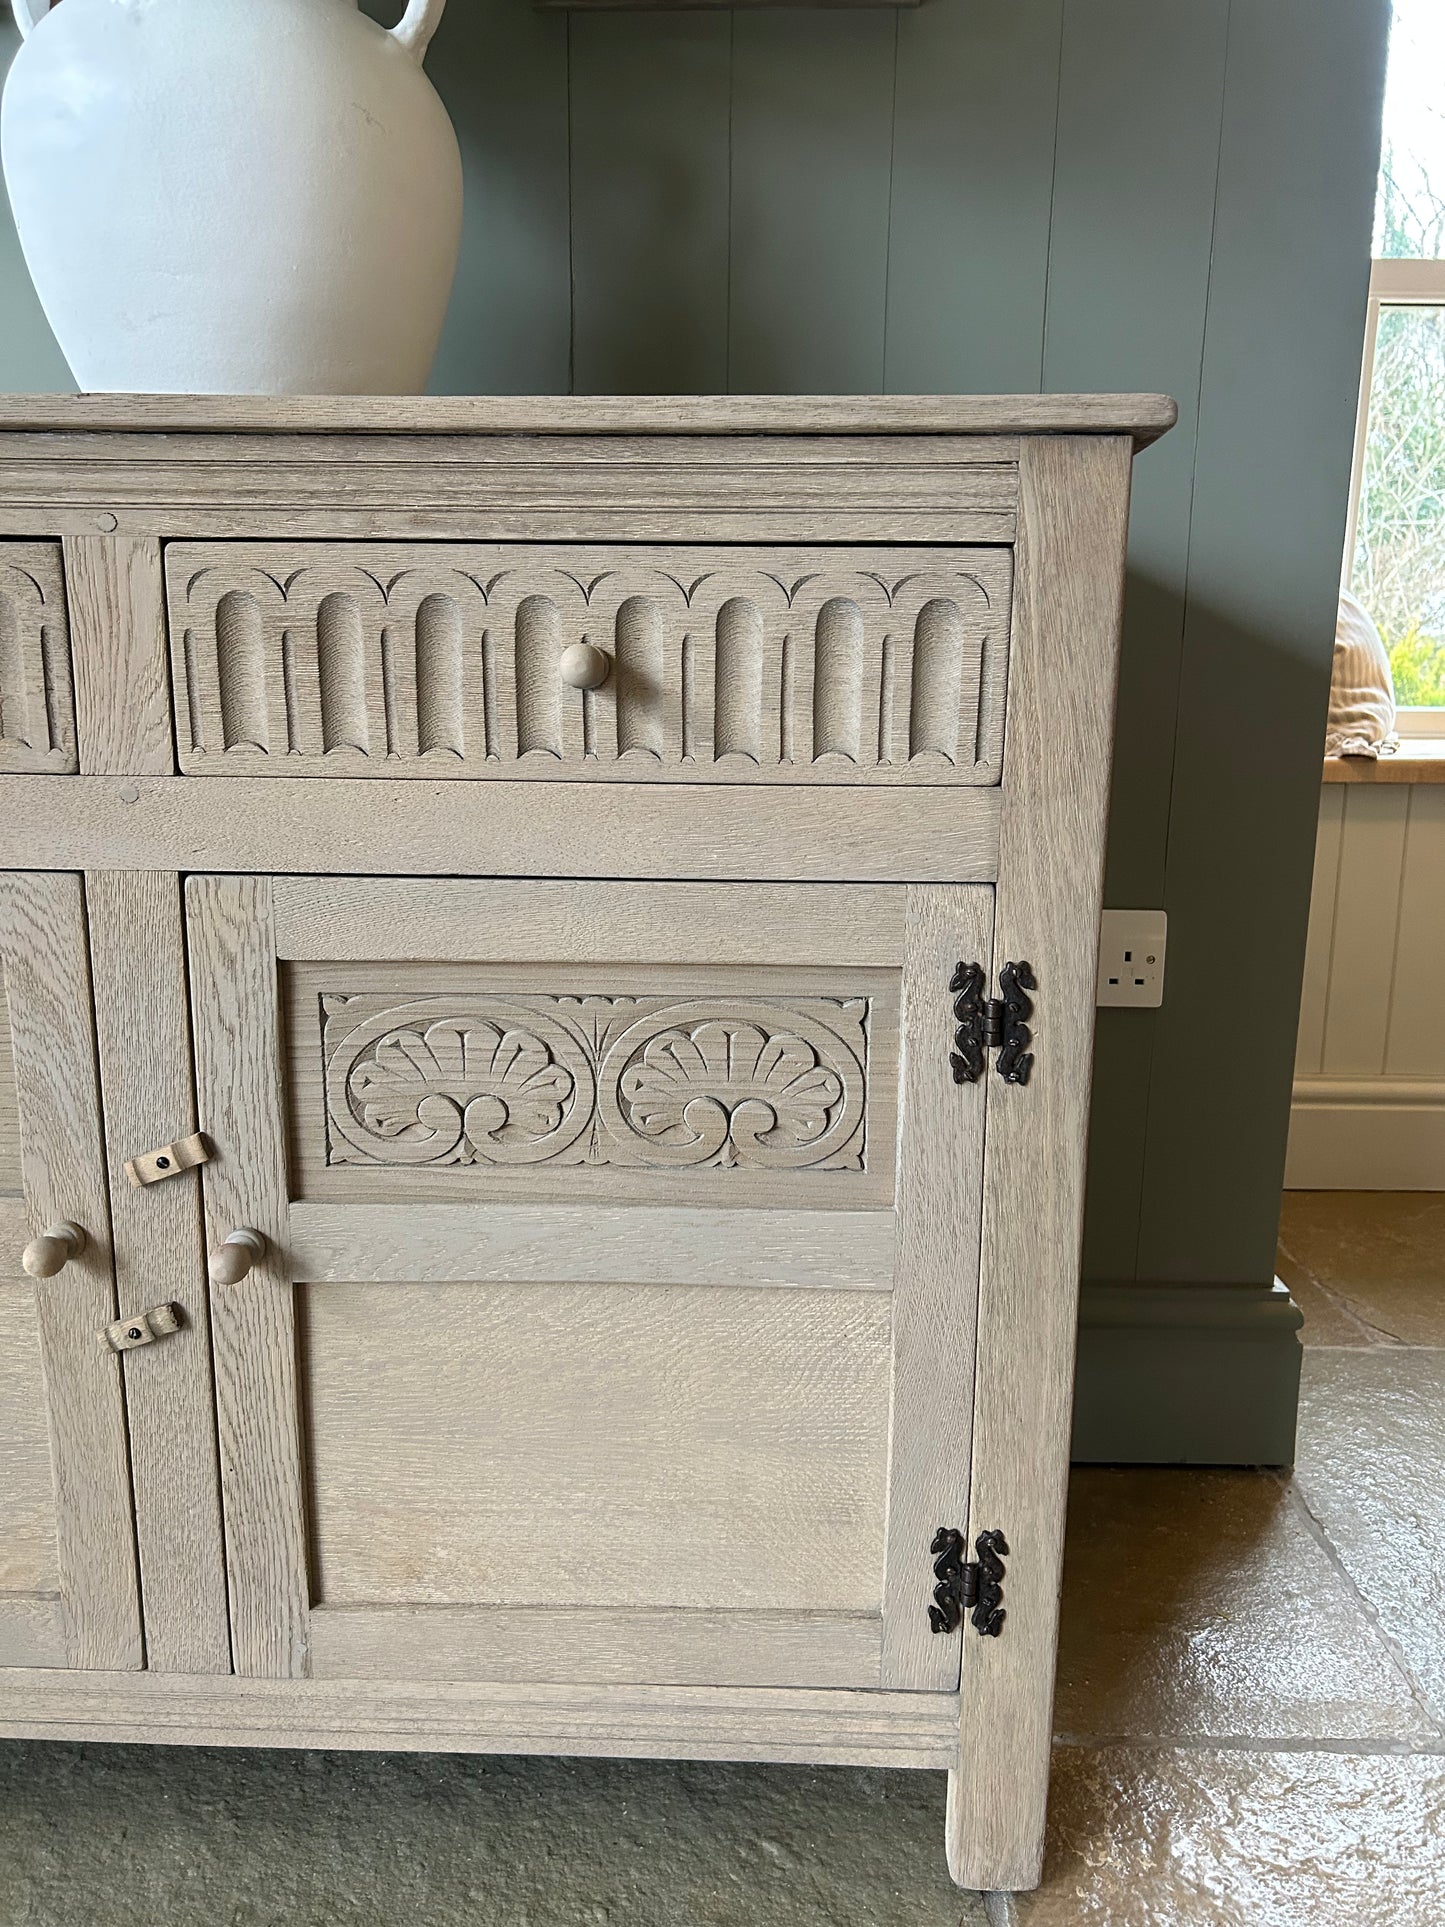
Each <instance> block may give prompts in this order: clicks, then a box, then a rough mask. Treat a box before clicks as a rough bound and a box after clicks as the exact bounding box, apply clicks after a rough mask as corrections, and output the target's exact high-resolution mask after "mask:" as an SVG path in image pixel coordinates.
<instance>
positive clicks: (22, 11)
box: [11, 0, 441, 40]
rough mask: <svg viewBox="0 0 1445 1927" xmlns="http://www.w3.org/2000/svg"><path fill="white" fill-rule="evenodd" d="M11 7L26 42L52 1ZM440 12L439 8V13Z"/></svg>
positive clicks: (16, 2)
mask: <svg viewBox="0 0 1445 1927" xmlns="http://www.w3.org/2000/svg"><path fill="white" fill-rule="evenodd" d="M11 6H12V8H13V11H14V14H15V24H16V26H17V27H18V28H19V29H20V38H21V39H22V40H24V39H25V38H26V36H27V35H28V34H29V33H30V32H31V31H32V30H33V28H34V26H35V23H36V21H38V20H39V19H40V18H41V16H42V15H43V14H47V13H49V11H50V0H11ZM408 11H410V10H409V9H408ZM440 11H441V10H440V8H438V12H440Z"/></svg>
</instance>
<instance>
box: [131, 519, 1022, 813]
mask: <svg viewBox="0 0 1445 1927" xmlns="http://www.w3.org/2000/svg"><path fill="white" fill-rule="evenodd" d="M1011 591H1012V560H1011V552H1010V551H1009V550H1008V549H1006V548H966V549H965V548H959V549H946V548H901V547H896V548H893V547H890V548H877V549H866V548H853V549H806V548H801V547H799V548H791V547H790V548H776V549H762V548H743V547H737V548H733V547H727V548H715V549H708V548H704V547H690V548H667V547H660V546H659V547H655V548H654V547H647V548H624V547H611V546H604V545H588V546H585V547H584V546H577V547H566V548H563V547H557V546H540V545H506V544H490V545H480V544H463V543H410V544H386V545H381V544H377V545H366V546H364V547H359V546H358V545H356V544H352V543H346V544H341V543H323V542H270V543H258V542H226V543H205V542H201V543H197V542H179V543H172V544H171V545H170V546H169V547H168V548H167V551H166V594H167V603H168V608H169V616H170V627H171V649H172V657H173V670H174V684H175V691H176V723H177V740H178V742H179V744H180V755H181V767H182V768H183V769H184V770H185V771H187V772H189V773H192V774H219V775H233V774H234V775H266V774H274V775H278V776H279V775H285V776H304V775H308V774H315V775H321V774H325V775H361V776H366V775H384V776H428V777H435V776H462V777H477V776H482V777H485V776H507V777H516V776H527V775H536V776H542V777H552V778H566V777H579V778H584V779H593V780H595V779H598V778H606V777H615V778H618V779H621V780H625V781H629V782H632V781H638V780H648V779H656V780H662V781H669V782H685V781H698V780H707V781H714V782H716V781H728V782H733V781H742V782H746V781H766V782H770V783H776V782H779V781H784V782H836V783H858V782H869V783H873V782H884V783H886V782H893V783H959V784H971V785H978V784H990V783H996V782H997V781H998V780H999V771H1000V759H1001V755H1002V743H1003V723H1004V695H1005V689H1004V685H1005V672H1006V667H1007V648H1008V628H1009V602H1010V596H1011ZM577 643H590V644H591V645H593V646H594V647H595V648H598V649H601V650H602V651H603V652H604V654H605V655H606V656H607V658H608V663H609V673H608V675H607V678H606V680H605V681H604V682H603V683H602V684H601V686H600V687H597V688H593V689H586V690H583V689H577V688H573V687H570V686H569V685H568V684H567V683H566V681H565V680H564V679H563V677H562V674H561V662H562V657H563V655H564V653H565V652H566V650H567V649H568V648H570V647H571V646H573V645H574V644H577Z"/></svg>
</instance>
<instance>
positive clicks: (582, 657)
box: [561, 642, 612, 689]
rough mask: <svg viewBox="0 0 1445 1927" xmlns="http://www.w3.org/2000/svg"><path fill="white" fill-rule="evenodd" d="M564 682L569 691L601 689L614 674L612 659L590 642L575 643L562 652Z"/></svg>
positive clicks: (603, 650)
mask: <svg viewBox="0 0 1445 1927" xmlns="http://www.w3.org/2000/svg"><path fill="white" fill-rule="evenodd" d="M561 667H562V680H563V682H564V683H566V684H567V686H568V688H569V689H600V688H601V687H602V685H603V683H605V682H606V680H607V678H608V676H609V675H610V674H611V673H612V658H611V656H609V655H608V653H607V651H606V650H605V649H598V648H597V647H596V646H595V645H594V644H593V643H590V642H574V643H571V644H569V645H568V647H567V648H566V649H564V650H563V651H562V665H561Z"/></svg>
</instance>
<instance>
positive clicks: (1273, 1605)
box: [0, 1193, 1445, 1927]
mask: <svg viewBox="0 0 1445 1927" xmlns="http://www.w3.org/2000/svg"><path fill="white" fill-rule="evenodd" d="M1281 1247H1282V1253H1281V1260H1280V1262H1281V1267H1282V1270H1283V1273H1284V1276H1285V1277H1286V1279H1287V1280H1288V1282H1289V1284H1290V1288H1291V1290H1292V1291H1293V1292H1294V1293H1295V1296H1296V1298H1297V1300H1298V1302H1299V1303H1300V1305H1301V1307H1302V1308H1303V1310H1304V1313H1305V1328H1304V1334H1303V1336H1304V1339H1305V1343H1306V1348H1307V1349H1306V1356H1305V1377H1304V1404H1303V1411H1302V1418H1301V1429H1300V1455H1299V1464H1298V1467H1297V1469H1296V1472H1295V1474H1294V1476H1293V1477H1292V1478H1290V1477H1284V1476H1281V1475H1279V1474H1276V1473H1271V1472H1247V1471H1240V1472H1236V1471H1174V1470H1164V1469H1138V1470H1133V1469H1130V1470H1111V1469H1107V1468H1094V1467H1091V1468H1088V1469H1084V1470H1080V1471H1078V1472H1076V1473H1075V1475H1074V1483H1073V1492H1072V1501H1071V1511H1070V1535H1069V1551H1068V1559H1067V1566H1066V1574H1065V1601H1064V1623H1063V1637H1062V1646H1061V1651H1060V1666H1059V1691H1058V1704H1057V1714H1056V1720H1057V1728H1058V1744H1057V1746H1056V1749H1055V1767H1054V1792H1053V1804H1052V1813H1051V1824H1050V1840H1049V1852H1048V1860H1047V1865H1046V1869H1045V1877H1044V1884H1043V1886H1042V1887H1041V1889H1040V1890H1039V1892H1038V1893H1036V1894H1026V1895H1000V1894H994V1895H975V1894H960V1893H958V1892H956V1891H955V1890H954V1889H953V1888H951V1887H950V1885H949V1883H948V1880H947V1877H946V1875H945V1873H944V1870H943V1854H942V1822H943V1782H942V1778H941V1776H938V1775H934V1774H911V1773H868V1772H849V1771H843V1770H832V1771H812V1770H805V1769H789V1768H777V1767H758V1768H753V1767H729V1766H665V1765H652V1764H646V1763H627V1762H607V1761H581V1762H576V1761H552V1760H478V1759H452V1758H432V1757H425V1756H422V1757H416V1756H403V1755H395V1756H370V1755H354V1754H336V1753H330V1754H328V1753H319V1754H304V1753H244V1752H222V1751H205V1750H201V1751H192V1750H188V1749H181V1748H177V1749H156V1750H151V1749H145V1748H138V1747H82V1746H72V1745H66V1744H46V1745H40V1744H36V1745H30V1744H25V1743H20V1742H0V1927H116V1923H120V1922H127V1923H129V1922H134V1923H136V1927H273V1924H274V1927H280V1924H281V1923H283V1922H284V1923H286V1927H393V1923H403V1922H404V1923H406V1927H462V1923H467V1924H468V1927H471V1924H472V1923H475V1924H476V1927H574V1924H575V1927H985V1924H986V1923H992V1927H1082V1924H1084V1923H1088V1924H1089V1927H1376V1923H1379V1927H1445V1196H1435V1195H1427V1194H1400V1195H1386V1194H1379V1193H1375V1194H1368V1193H1361V1194H1350V1195H1346V1194H1330V1193H1296V1194H1292V1195H1290V1196H1288V1197H1287V1198H1286V1200H1285V1210H1284V1219H1283V1223H1282V1226H1281Z"/></svg>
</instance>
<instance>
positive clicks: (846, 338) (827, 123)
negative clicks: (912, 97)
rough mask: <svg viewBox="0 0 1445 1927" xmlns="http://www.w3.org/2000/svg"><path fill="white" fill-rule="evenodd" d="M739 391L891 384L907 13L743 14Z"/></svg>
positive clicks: (737, 155) (841, 389) (736, 172)
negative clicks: (896, 117) (887, 317)
mask: <svg viewBox="0 0 1445 1927" xmlns="http://www.w3.org/2000/svg"><path fill="white" fill-rule="evenodd" d="M733 34H734V40H733V102H732V216H731V258H732V274H731V290H730V300H729V322H728V330H729V341H728V386H729V388H731V389H732V391H733V392H734V393H737V394H745V393H751V392H754V391H758V392H765V393H779V394H807V393H810V392H817V393H840V394H853V393H863V394H867V393H876V392H877V391H878V390H880V389H881V388H882V387H883V320H884V307H885V297H886V292H887V277H888V204H889V198H890V197H889V165H890V159H889V157H890V154H891V152H892V145H893V70H894V56H895V53H896V49H897V19H896V16H895V15H893V14H891V13H887V12H884V11H882V10H876V11H875V10H872V9H862V10H860V11H858V12H856V13H854V12H841V13H836V14H828V13H810V12H807V11H803V10H799V11H797V12H791V11H785V12H781V13H769V12H766V11H763V12H749V11H747V10H743V11H740V12H739V13H738V14H737V15H736V16H735V22H734V29H733Z"/></svg>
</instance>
